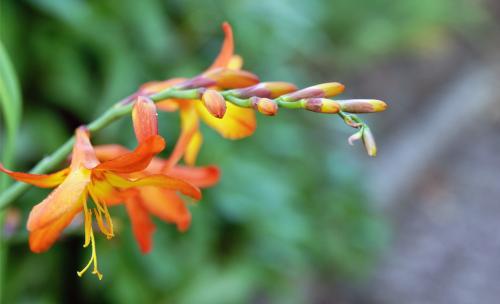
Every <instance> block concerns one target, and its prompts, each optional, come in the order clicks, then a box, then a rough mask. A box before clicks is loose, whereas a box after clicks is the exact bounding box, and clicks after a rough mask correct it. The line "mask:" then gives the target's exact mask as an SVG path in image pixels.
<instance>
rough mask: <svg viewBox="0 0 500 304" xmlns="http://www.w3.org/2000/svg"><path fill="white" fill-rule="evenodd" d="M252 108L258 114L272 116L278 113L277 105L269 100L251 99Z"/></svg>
mask: <svg viewBox="0 0 500 304" xmlns="http://www.w3.org/2000/svg"><path fill="white" fill-rule="evenodd" d="M250 100H251V102H252V107H253V108H254V109H256V110H257V111H259V112H260V113H262V114H264V115H268V116H273V115H276V113H278V104H277V103H276V102H275V101H274V100H272V99H269V98H259V97H251V98H250Z"/></svg>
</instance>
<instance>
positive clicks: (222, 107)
mask: <svg viewBox="0 0 500 304" xmlns="http://www.w3.org/2000/svg"><path fill="white" fill-rule="evenodd" d="M201 99H202V100H203V104H204V105H205V108H207V110H208V112H210V114H212V115H213V116H214V117H217V118H222V117H224V114H225V113H226V100H225V99H224V97H223V96H222V95H221V94H220V93H219V92H217V91H216V90H212V89H208V90H206V91H205V93H203V96H202V97H201Z"/></svg>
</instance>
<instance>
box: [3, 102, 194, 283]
mask: <svg viewBox="0 0 500 304" xmlns="http://www.w3.org/2000/svg"><path fill="white" fill-rule="evenodd" d="M153 106H154V105H153ZM150 107H151V105H150V104H148V103H147V102H138V103H136V105H135V106H134V126H135V127H136V134H152V133H153V132H151V130H154V129H155V128H157V127H156V126H155V125H154V122H153V123H151V120H150V119H149V118H148V117H149V116H148V115H147V114H148V113H150V112H151V111H150ZM144 114H146V116H147V117H145V118H142V115H144ZM136 122H137V123H136ZM164 147H165V141H164V139H163V138H162V137H161V136H158V135H156V134H153V135H151V136H147V137H144V136H143V137H141V141H140V143H139V145H138V146H137V148H136V149H135V150H134V151H131V152H127V153H124V154H121V155H119V156H117V157H115V158H112V159H109V160H107V161H103V162H100V161H99V160H98V159H97V157H96V154H95V151H94V148H93V147H92V145H91V143H90V139H89V134H88V131H87V130H86V129H85V128H84V127H80V128H78V129H77V130H76V135H75V144H74V147H73V152H72V155H71V156H72V160H71V164H70V166H69V167H68V168H65V169H63V170H61V171H58V172H56V173H53V174H41V175H38V174H29V173H22V172H13V171H10V170H7V169H5V168H4V167H3V166H1V165H0V171H3V172H4V173H7V174H8V175H10V176H11V177H12V178H14V179H16V180H18V181H21V182H25V183H30V184H32V185H35V186H37V187H43V188H54V187H56V188H55V189H54V191H52V192H51V193H50V194H49V196H48V197H47V198H45V199H44V200H43V201H42V202H41V203H39V204H37V205H36V206H35V207H33V209H32V210H31V212H30V215H29V218H28V223H27V229H28V231H29V232H30V235H29V245H30V248H31V250H32V251H34V252H37V253H39V252H44V251H46V250H48V249H49V248H50V247H51V246H52V245H53V243H54V242H55V241H56V240H57V239H58V238H59V236H60V234H61V232H62V231H63V230H64V228H65V227H66V226H68V225H69V224H70V223H71V222H72V220H73V219H74V218H75V216H76V215H78V214H80V213H81V212H82V211H83V217H84V226H85V243H84V247H87V246H88V245H91V247H92V255H91V258H90V260H89V262H88V264H87V265H86V266H85V267H84V268H83V270H81V271H79V272H78V275H79V276H81V275H82V274H83V273H84V272H85V271H86V270H87V269H88V268H89V267H90V266H91V265H92V264H93V266H94V268H93V272H92V273H93V274H96V275H97V276H98V277H99V279H101V277H102V274H101V273H100V272H99V270H98V265H97V256H96V250H95V239H94V233H93V228H92V222H93V219H92V217H93V216H94V217H95V219H96V223H97V225H98V227H99V230H100V231H101V232H102V233H103V234H104V235H105V236H106V237H107V238H112V237H113V236H114V232H113V223H112V220H111V216H110V214H109V211H108V208H107V205H108V204H109V203H111V202H113V201H116V200H117V199H119V198H120V195H118V193H120V194H122V193H124V192H125V191H126V190H127V189H134V188H137V187H145V186H155V187H157V188H161V189H169V190H171V191H180V192H181V193H183V194H185V195H188V196H191V197H193V198H195V199H199V198H200V197H201V193H200V191H199V189H198V188H197V187H196V186H193V185H192V184H190V183H188V182H185V181H184V180H182V179H178V178H173V177H169V176H166V175H161V174H152V175H148V176H144V177H140V178H134V179H132V178H127V177H126V174H132V173H134V172H140V171H142V170H144V169H145V168H146V167H147V166H148V165H149V163H150V162H151V160H152V158H153V157H154V156H155V155H156V154H157V153H159V152H160V151H162V150H163V149H164ZM89 195H90V197H91V198H92V201H93V204H90V203H89V202H88V201H87V197H88V196H89Z"/></svg>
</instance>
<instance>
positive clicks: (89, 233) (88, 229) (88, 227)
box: [76, 203, 102, 280]
mask: <svg viewBox="0 0 500 304" xmlns="http://www.w3.org/2000/svg"><path fill="white" fill-rule="evenodd" d="M84 211H85V244H84V245H83V246H84V247H87V246H88V242H87V239H89V240H90V244H92V256H91V257H90V260H89V262H88V263H87V265H86V266H85V267H84V268H83V269H82V270H80V271H77V272H76V274H77V275H78V276H79V277H81V276H82V275H83V274H84V273H85V272H86V271H87V269H89V267H90V265H91V264H94V270H93V271H92V274H95V275H97V277H98V278H99V280H101V279H102V274H101V273H100V272H99V270H98V268H97V254H96V249H95V239H94V231H93V230H92V211H91V210H89V209H88V208H87V204H86V203H85V204H84ZM94 212H97V211H96V209H94Z"/></svg>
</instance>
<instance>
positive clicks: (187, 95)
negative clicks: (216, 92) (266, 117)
mask: <svg viewBox="0 0 500 304" xmlns="http://www.w3.org/2000/svg"><path fill="white" fill-rule="evenodd" d="M205 91H206V89H205V88H204V87H200V88H194V89H193V88H190V89H183V88H178V87H171V88H167V89H165V90H163V91H161V92H158V93H156V94H152V95H150V96H148V97H149V98H150V99H151V100H152V101H154V102H159V101H162V100H165V99H189V100H199V99H201V97H202V95H203V93H204V92H205ZM220 94H221V95H222V96H223V97H224V99H225V100H226V101H228V102H230V103H232V104H234V105H235V106H238V107H242V108H252V107H255V105H254V103H253V102H252V98H253V97H250V98H246V99H242V98H238V97H236V96H234V95H233V94H234V90H226V91H221V92H220ZM283 96H285V95H283ZM135 97H137V96H134V95H132V96H131V98H126V99H124V100H122V101H120V102H118V103H116V104H115V105H114V106H112V107H111V108H110V109H108V110H107V111H106V112H104V113H103V114H102V115H101V116H99V117H98V118H96V119H95V120H94V121H92V122H90V123H89V124H87V129H88V130H89V132H91V133H94V132H97V131H99V130H101V129H103V128H105V127H106V126H108V125H109V124H111V123H112V122H114V121H116V120H118V119H119V118H121V117H123V116H126V115H128V114H130V112H131V111H132V107H133V102H132V101H133V100H134V99H135ZM257 97H258V96H257ZM285 99H289V98H287V97H286V96H285V97H284V98H282V97H277V98H274V99H269V100H272V101H274V103H275V104H276V105H277V106H278V108H285V109H292V110H296V109H305V110H311V109H310V103H311V102H310V100H311V99H308V98H304V99H299V100H295V101H287V100H285ZM315 99H319V98H315ZM327 101H329V102H331V103H335V102H336V101H334V100H329V99H327ZM200 102H202V101H200ZM337 103H338V104H339V107H338V108H339V109H340V108H341V105H342V104H345V103H346V102H345V101H338V102H337ZM377 103H382V102H381V101H377ZM319 109H320V110H318V111H316V112H321V108H319ZM330 109H331V107H330ZM377 109H381V110H383V109H385V107H381V106H379V107H378V108H377ZM324 113H334V111H325V112H324ZM264 114H265V113H264ZM338 114H339V115H340V116H341V118H342V119H343V120H344V122H346V124H348V125H349V126H351V127H354V128H361V127H362V126H364V125H366V124H365V123H364V122H362V121H361V120H360V119H359V117H357V116H356V115H353V114H348V113H346V112H344V111H340V110H339V111H338ZM74 140H75V139H74V137H70V138H69V139H68V140H67V141H66V142H65V143H64V144H63V145H62V146H61V147H60V148H59V149H57V150H56V151H54V152H53V153H52V154H50V155H48V156H46V157H45V158H43V159H42V160H41V161H40V162H39V163H38V164H37V165H36V166H35V167H34V168H33V169H32V170H31V171H30V173H36V174H43V173H47V172H49V171H53V170H55V169H56V167H57V166H58V165H59V164H60V163H61V162H62V161H64V159H65V158H66V156H67V155H68V154H69V153H70V152H71V149H72V147H73V144H74ZM29 187H30V185H28V184H25V183H21V182H16V183H14V184H12V185H11V186H10V187H9V188H7V189H6V190H5V191H3V192H2V194H1V195H0V209H3V208H5V207H6V206H8V205H9V204H10V203H11V202H13V201H14V200H16V199H17V198H18V197H19V196H21V195H22V194H23V193H24V192H25V191H27V190H28V189H29Z"/></svg>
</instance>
